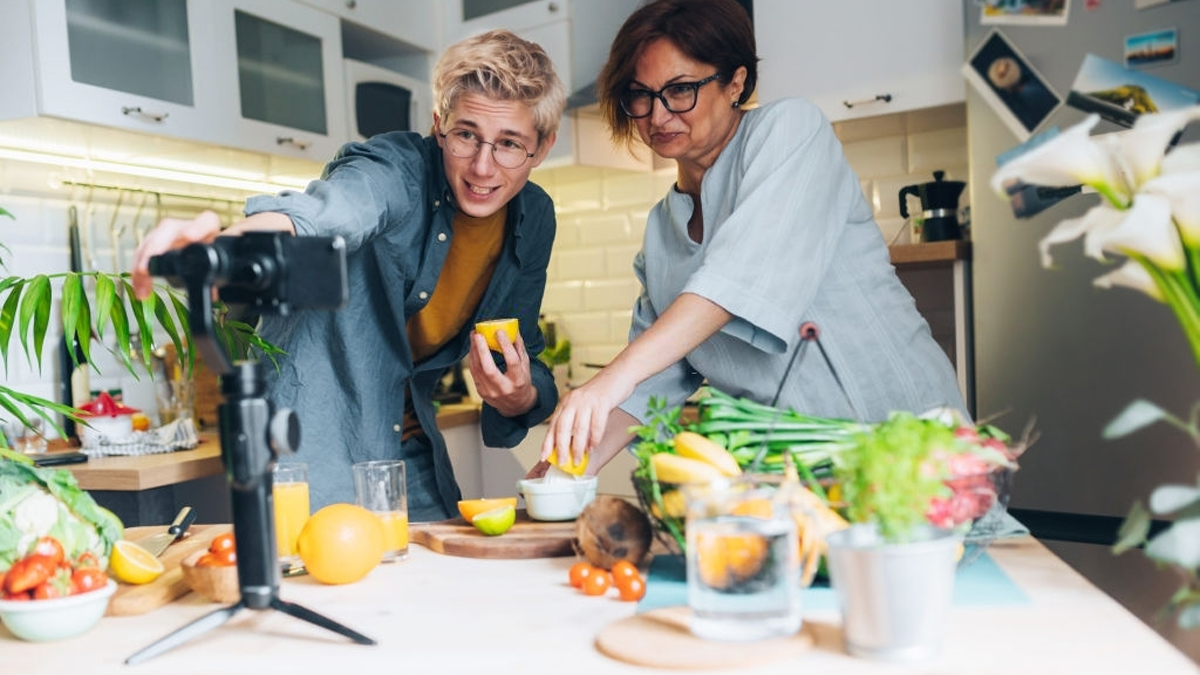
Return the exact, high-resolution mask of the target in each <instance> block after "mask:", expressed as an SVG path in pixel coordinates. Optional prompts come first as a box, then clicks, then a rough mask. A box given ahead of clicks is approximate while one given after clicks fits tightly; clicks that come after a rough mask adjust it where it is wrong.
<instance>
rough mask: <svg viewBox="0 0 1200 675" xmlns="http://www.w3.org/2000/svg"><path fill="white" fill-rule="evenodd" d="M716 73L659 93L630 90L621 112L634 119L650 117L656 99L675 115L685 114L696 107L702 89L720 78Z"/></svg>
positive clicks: (677, 84)
mask: <svg viewBox="0 0 1200 675" xmlns="http://www.w3.org/2000/svg"><path fill="white" fill-rule="evenodd" d="M720 76H721V74H720V73H714V74H712V75H710V76H708V77H706V78H704V79H703V80H700V81H699V82H676V83H675V84H668V85H667V86H665V87H663V88H662V89H659V90H658V91H650V90H649V89H630V90H628V91H626V92H625V93H624V94H621V110H622V111H624V113H625V115H626V116H628V117H632V118H634V119H639V118H642V117H648V116H649V115H650V113H651V112H652V111H653V110H654V99H658V100H660V101H662V104H663V107H664V108H666V109H667V110H668V111H670V112H673V113H685V112H688V111H690V110H691V109H692V108H695V107H696V100H697V99H698V98H699V97H700V87H703V86H704V85H706V84H708V83H709V82H712V81H713V80H715V79H717V78H718V77H720Z"/></svg>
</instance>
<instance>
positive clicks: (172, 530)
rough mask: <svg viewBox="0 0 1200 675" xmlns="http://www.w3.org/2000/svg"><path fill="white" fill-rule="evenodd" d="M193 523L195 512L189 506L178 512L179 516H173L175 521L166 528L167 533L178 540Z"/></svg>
mask: <svg viewBox="0 0 1200 675" xmlns="http://www.w3.org/2000/svg"><path fill="white" fill-rule="evenodd" d="M195 521H196V511H195V510H194V509H192V507H190V506H185V507H183V508H182V509H180V510H179V515H177V516H175V521H174V522H172V523H171V526H170V527H168V528H167V533H168V534H173V535H175V538H176V539H178V538H179V537H180V536H182V535H183V533H184V532H187V529H188V528H189V527H191V526H192V523H193V522H195Z"/></svg>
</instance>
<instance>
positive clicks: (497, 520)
mask: <svg viewBox="0 0 1200 675" xmlns="http://www.w3.org/2000/svg"><path fill="white" fill-rule="evenodd" d="M515 522H517V510H516V509H515V508H514V507H512V506H501V507H500V508H498V509H492V510H491V511H484V512H483V513H481V514H479V515H477V516H475V517H474V518H472V519H471V524H472V525H474V526H475V529H477V530H479V531H480V532H482V533H484V534H486V535H488V536H489V537H494V536H496V535H498V534H504V533H505V532H508V530H509V528H511V527H512V526H513V523H515Z"/></svg>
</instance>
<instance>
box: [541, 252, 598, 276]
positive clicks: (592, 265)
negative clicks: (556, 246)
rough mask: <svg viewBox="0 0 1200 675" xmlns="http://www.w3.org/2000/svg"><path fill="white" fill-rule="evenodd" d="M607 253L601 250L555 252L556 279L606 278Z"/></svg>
mask: <svg viewBox="0 0 1200 675" xmlns="http://www.w3.org/2000/svg"><path fill="white" fill-rule="evenodd" d="M606 257H607V253H606V251H605V249H603V248H590V247H589V248H578V249H571V250H566V251H555V252H554V258H555V261H556V262H557V263H558V272H557V277H556V278H558V279H580V280H583V279H596V278H601V277H605V276H608V271H607V265H606V260H605V259H606Z"/></svg>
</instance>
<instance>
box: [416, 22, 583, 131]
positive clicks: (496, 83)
mask: <svg viewBox="0 0 1200 675" xmlns="http://www.w3.org/2000/svg"><path fill="white" fill-rule="evenodd" d="M464 94H478V95H480V96H486V97H488V98H491V99H496V100H500V101H519V102H521V103H525V104H526V105H528V106H529V107H530V108H532V109H533V125H534V128H535V129H537V133H538V144H539V145H540V144H541V142H542V141H544V140H545V139H546V137H547V136H549V135H550V134H552V133H555V132H556V131H558V123H559V120H561V119H562V113H563V108H564V107H566V104H567V90H566V87H564V86H563V83H562V80H561V79H559V77H558V74H557V73H556V72H555V71H554V64H553V63H552V62H551V61H550V57H549V56H547V55H546V50H544V49H542V48H541V46H539V45H538V44H536V43H533V42H530V41H528V40H523V39H521V38H519V37H517V36H516V35H514V34H513V33H511V32H509V31H506V30H493V31H488V32H486V33H480V34H479V35H475V36H473V37H469V38H467V39H465V40H462V41H460V42H457V43H455V44H453V45H450V47H448V48H447V49H446V51H445V52H443V53H442V56H441V58H439V59H438V62H437V65H436V66H434V68H433V100H434V108H435V109H436V110H437V113H438V117H440V118H441V119H443V120H444V119H446V118H448V117H449V116H450V111H451V110H453V109H454V105H455V104H456V103H458V99H459V97H461V96H463V95H464Z"/></svg>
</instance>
